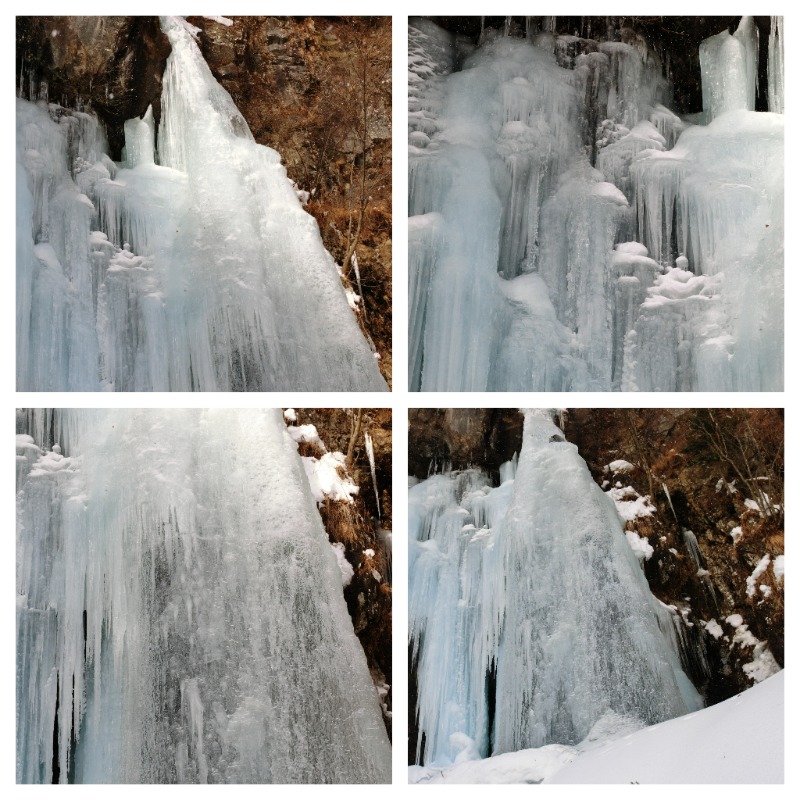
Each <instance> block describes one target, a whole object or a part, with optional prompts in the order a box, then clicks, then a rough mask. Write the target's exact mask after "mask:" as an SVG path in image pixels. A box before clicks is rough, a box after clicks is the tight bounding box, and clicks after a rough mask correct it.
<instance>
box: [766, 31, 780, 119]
mask: <svg viewBox="0 0 800 800" xmlns="http://www.w3.org/2000/svg"><path fill="white" fill-rule="evenodd" d="M768 85H769V97H768V100H769V110H770V111H773V112H775V113H776V114H783V91H784V89H783V17H770V26H769V55H768Z"/></svg>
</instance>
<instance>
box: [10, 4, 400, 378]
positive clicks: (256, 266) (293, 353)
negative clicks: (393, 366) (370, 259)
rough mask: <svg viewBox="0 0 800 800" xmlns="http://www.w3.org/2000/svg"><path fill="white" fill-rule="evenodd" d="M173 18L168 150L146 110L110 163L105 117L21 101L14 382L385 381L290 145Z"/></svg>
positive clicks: (165, 105) (164, 133)
mask: <svg viewBox="0 0 800 800" xmlns="http://www.w3.org/2000/svg"><path fill="white" fill-rule="evenodd" d="M162 24H163V27H164V30H165V32H166V33H167V35H168V37H169V40H170V44H171V46H172V53H171V55H170V57H169V60H168V62H167V68H166V72H165V74H164V82H163V94H162V98H161V100H162V115H161V124H160V126H159V130H158V150H157V152H156V150H155V141H154V134H155V131H154V128H155V126H154V121H153V116H152V112H151V111H148V112H147V114H146V115H145V116H144V118H143V119H141V120H140V119H134V120H129V121H128V122H127V123H126V124H125V138H126V147H125V156H126V157H125V159H124V161H123V162H122V163H121V164H119V165H115V164H114V163H113V162H111V161H110V160H109V159H108V157H107V156H106V155H105V154H104V152H105V150H104V147H103V144H102V141H101V137H100V135H99V132H98V127H97V122H96V120H95V119H94V118H92V117H90V116H89V115H87V114H81V113H78V112H65V111H64V110H63V109H59V108H58V107H56V106H51V107H50V108H49V109H48V108H47V107H46V106H45V105H44V104H38V105H33V104H30V103H27V102H25V101H23V100H18V101H17V209H18V212H17V264H18V266H17V309H18V311H17V339H18V366H17V385H18V388H19V389H24V390H29V391H40V390H86V391H94V390H101V389H102V390H115V391H166V390H180V391H189V390H200V391H272V390H289V389H292V390H308V391H322V390H339V391H351V390H365V391H368V390H385V389H386V384H385V382H384V380H383V378H382V377H381V375H380V372H379V370H378V367H377V365H376V362H375V357H374V354H373V353H372V352H371V350H370V347H369V346H368V344H367V342H366V339H365V338H364V336H363V334H362V333H361V331H360V329H359V326H358V323H357V321H356V318H355V317H354V315H353V312H352V311H351V309H350V308H349V306H348V303H347V298H346V296H345V292H344V289H343V288H342V285H341V282H340V280H339V277H338V275H337V270H336V265H335V264H334V262H333V260H332V258H331V256H330V255H329V254H328V253H327V252H326V250H325V249H324V247H323V244H322V239H321V238H320V234H319V230H318V228H317V224H316V222H315V221H314V219H313V218H312V217H311V216H309V215H308V214H306V212H305V211H303V209H302V206H301V204H300V201H299V200H298V198H297V194H296V192H295V190H294V187H293V186H292V184H291V182H290V181H289V180H288V178H287V176H286V171H285V169H284V168H283V167H282V166H281V163H280V157H279V155H278V154H277V153H276V152H275V151H274V150H271V149H270V148H268V147H264V146H261V145H258V144H256V143H255V142H254V141H253V137H252V135H251V133H250V130H249V128H248V127H247V123H246V122H245V120H244V118H243V117H242V115H241V114H240V113H239V111H238V110H237V109H236V106H235V105H234V103H233V101H232V100H231V98H230V96H229V95H228V93H227V92H226V91H225V90H224V89H223V88H222V87H221V86H220V85H219V84H217V83H216V81H215V80H214V78H213V77H212V75H211V72H210V71H209V69H208V66H207V65H206V63H205V61H204V60H203V58H202V56H201V55H200V51H199V49H198V47H197V45H196V43H195V42H194V40H193V38H192V35H191V33H190V32H189V31H188V30H187V28H186V26H185V25H184V24H182V22H181V21H180V20H178V19H176V18H165V19H164V21H163V23H162ZM45 244H46V245H49V246H50V248H49V249H48V250H47V251H44V250H43V249H42V246H43V245H45ZM34 245H35V246H36V247H34Z"/></svg>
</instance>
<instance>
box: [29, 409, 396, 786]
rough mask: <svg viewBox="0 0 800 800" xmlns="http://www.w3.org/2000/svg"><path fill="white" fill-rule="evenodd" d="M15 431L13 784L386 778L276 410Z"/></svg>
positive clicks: (358, 662) (350, 640)
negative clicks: (14, 768)
mask: <svg viewBox="0 0 800 800" xmlns="http://www.w3.org/2000/svg"><path fill="white" fill-rule="evenodd" d="M18 430H19V431H20V433H19V435H18V436H17V476H18V492H17V504H18V529H17V676H18V682H17V780H18V781H20V782H24V783H40V782H44V783H49V782H51V781H52V780H53V779H54V777H57V779H58V781H60V782H62V783H66V782H68V781H75V782H87V783H89V782H93V783H97V782H103V783H105V782H113V783H140V782H143V783H151V782H155V783H175V782H181V783H206V782H208V783H222V782H226V783H253V782H258V783H263V782H273V783H323V782H325V783H328V782H333V783H337V782H338V783H356V782H357V783H362V782H367V783H370V782H387V781H389V780H390V777H391V763H390V747H389V743H388V740H387V737H386V731H385V728H384V725H383V721H382V719H381V714H380V710H379V708H378V702H377V697H376V694H375V688H374V686H373V684H372V681H371V679H370V675H369V672H368V669H367V664H366V659H365V657H364V653H363V651H362V650H361V648H360V645H359V643H358V640H357V639H356V637H355V634H354V632H353V626H352V622H351V620H350V617H349V615H348V613H347V608H346V606H345V603H344V599H343V597H342V591H341V588H342V579H341V574H340V571H339V568H338V567H337V564H336V559H335V557H334V554H333V550H332V548H331V547H330V545H329V543H328V538H327V535H326V533H325V531H324V529H323V527H322V522H321V520H320V516H319V512H318V511H317V508H316V503H315V501H314V498H313V496H312V494H311V491H310V489H309V484H308V480H307V478H306V476H305V473H304V470H303V466H302V464H301V461H300V458H299V457H298V455H297V453H296V445H295V444H294V442H293V440H292V439H291V437H290V436H289V435H288V433H287V431H286V428H285V427H284V423H283V420H282V419H281V414H280V410H276V411H231V410H212V411H199V410H170V411H163V410H123V411H120V410H117V411H97V410H91V411H81V410H62V411H56V412H53V413H47V412H45V411H43V410H38V409H37V410H34V411H32V412H28V413H27V414H25V415H23V416H21V418H20V419H19V422H18ZM55 442H58V444H55ZM54 731H55V732H54Z"/></svg>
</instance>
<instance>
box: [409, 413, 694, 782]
mask: <svg viewBox="0 0 800 800" xmlns="http://www.w3.org/2000/svg"><path fill="white" fill-rule="evenodd" d="M551 417H552V415H551V414H550V413H549V412H543V411H540V412H537V411H528V412H526V414H525V428H524V435H523V444H522V452H521V453H520V456H519V462H518V465H517V470H516V475H515V477H513V476H514V469H513V465H509V466H508V467H506V468H504V469H501V474H502V475H503V480H504V482H503V483H502V485H501V486H499V487H497V488H493V487H491V485H490V482H489V479H488V478H487V476H486V475H484V474H483V473H481V472H480V471H478V470H467V471H464V472H453V473H448V474H444V475H434V476H433V477H431V478H429V479H428V480H426V481H423V482H421V483H418V484H416V485H415V486H412V487H411V488H410V489H409V634H410V639H411V641H412V645H413V654H414V657H415V658H417V659H418V660H417V671H416V673H417V683H418V707H417V711H418V719H419V732H420V739H419V741H418V759H419V760H422V759H423V758H424V763H425V764H426V765H432V766H435V767H438V766H442V767H447V766H450V765H452V764H454V763H456V764H457V763H459V762H460V761H462V760H465V759H468V758H478V757H485V756H487V755H489V754H490V753H509V752H513V751H517V750H520V749H524V748H530V747H541V746H543V745H550V744H552V745H576V744H577V743H578V742H581V741H582V740H583V739H585V738H586V737H587V736H589V735H590V733H591V732H592V730H593V729H594V728H595V726H596V725H598V723H599V722H600V721H601V720H602V719H603V718H606V717H607V713H608V711H609V710H611V711H613V712H614V713H615V714H616V715H617V716H620V717H625V718H634V719H636V720H638V721H639V724H653V723H656V722H661V721H663V720H665V719H669V718H671V717H676V716H679V715H681V714H685V713H686V712H687V711H693V710H696V709H698V708H700V707H701V706H702V701H701V699H700V697H699V696H698V694H697V692H696V690H695V689H694V687H693V686H692V684H691V682H690V681H689V679H688V678H687V676H686V674H685V673H684V672H683V670H682V668H681V666H680V659H679V649H680V647H681V646H682V643H681V641H680V637H679V634H678V632H677V631H676V628H675V614H674V612H673V611H672V610H670V609H668V608H667V607H665V606H664V605H663V604H661V603H659V602H658V601H656V599H655V598H654V597H653V595H652V594H651V593H650V591H649V588H648V586H647V582H646V579H645V577H644V574H643V572H642V570H641V569H640V567H639V565H638V562H637V559H636V556H635V555H634V553H633V551H632V550H631V547H630V546H629V544H628V541H627V540H626V538H625V535H624V533H623V527H622V522H621V520H620V518H619V515H618V514H617V511H616V509H615V506H614V503H613V501H612V500H611V499H610V498H609V497H608V496H607V495H606V494H605V493H604V492H603V490H602V489H601V488H600V487H599V486H598V485H597V484H596V483H595V482H594V480H593V479H592V476H591V474H590V472H589V470H588V468H587V466H586V463H585V462H584V461H583V459H582V458H580V456H579V455H578V452H577V448H576V447H575V446H574V445H573V444H570V443H569V442H566V441H564V437H563V434H562V433H561V431H560V430H559V428H558V427H557V426H556V425H555V424H554V423H553V421H552V418H551ZM423 736H424V753H423V750H422V738H423ZM547 752H550V751H547Z"/></svg>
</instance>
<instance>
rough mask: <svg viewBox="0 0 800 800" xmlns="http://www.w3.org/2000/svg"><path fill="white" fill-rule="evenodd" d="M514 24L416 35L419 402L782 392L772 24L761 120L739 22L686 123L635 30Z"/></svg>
mask: <svg viewBox="0 0 800 800" xmlns="http://www.w3.org/2000/svg"><path fill="white" fill-rule="evenodd" d="M512 27H513V26H512V25H511V24H510V23H508V22H507V24H506V29H505V34H506V35H501V33H500V32H498V31H493V30H491V29H488V28H484V29H483V32H482V34H481V44H480V45H479V46H478V47H474V46H472V45H469V44H466V43H465V42H464V41H463V40H461V39H454V38H453V37H452V36H451V35H450V34H449V33H447V32H445V31H444V30H442V29H440V28H438V27H437V26H436V25H435V24H434V23H433V22H431V21H430V20H424V19H419V20H412V22H411V24H410V26H409V131H410V133H409V356H408V367H409V386H410V388H411V389H412V390H422V391H428V390H433V391H439V390H449V391H481V390H490V391H492V390H497V391H501V390H511V391H587V390H588V391H611V390H614V391H619V390H622V391H679V390H680V391H712V390H714V391H764V390H773V391H774V390H780V389H782V387H783V235H784V234H783V231H784V229H783V115H782V111H783V22H782V18H774V19H773V24H772V33H771V35H770V37H769V45H768V46H769V108H770V111H769V112H755V111H754V110H753V109H754V108H755V105H754V102H755V100H754V97H755V81H756V66H757V52H758V50H757V48H758V42H757V32H756V28H755V25H754V22H753V19H752V18H751V17H743V18H742V20H741V23H740V24H739V26H738V29H737V30H736V32H735V33H734V34H729V33H728V32H727V31H724V32H722V33H720V34H718V35H716V36H712V37H710V38H709V39H707V40H706V41H704V42H703V43H702V44H701V47H700V53H699V58H700V63H701V67H702V84H703V98H704V112H703V113H701V114H697V115H694V116H692V117H687V118H685V119H681V118H679V117H678V116H677V115H676V114H675V113H673V111H672V110H670V107H669V106H670V104H671V83H670V79H669V67H668V62H667V63H662V60H661V59H660V58H659V56H658V55H657V54H656V53H655V52H653V51H652V50H651V49H650V48H648V46H647V45H646V43H645V42H644V40H643V39H642V38H641V37H638V36H637V35H636V34H634V33H633V32H632V31H629V30H626V29H623V30H622V31H618V32H616V33H618V34H621V35H620V36H615V31H614V30H613V29H612V30H611V31H610V35H609V36H608V37H607V38H608V39H609V40H608V41H595V40H588V39H582V38H581V37H578V36H564V35H557V34H555V33H554V31H555V20H554V18H544V21H542V19H541V18H534V17H531V18H528V20H527V24H526V31H527V33H526V38H516V37H515V36H511V35H508V34H509V33H511V32H512ZM613 38H621V39H622V41H612V40H611V39H613Z"/></svg>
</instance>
